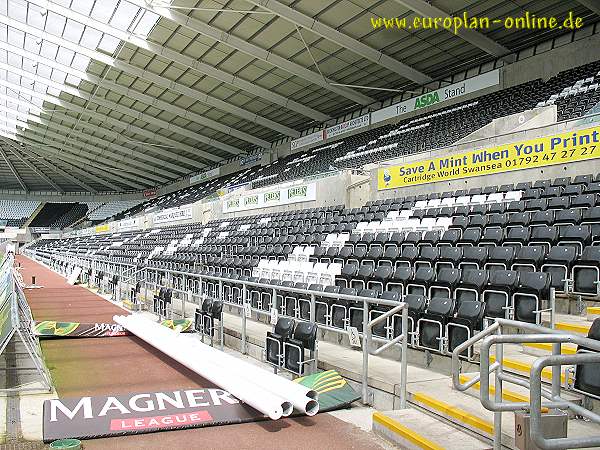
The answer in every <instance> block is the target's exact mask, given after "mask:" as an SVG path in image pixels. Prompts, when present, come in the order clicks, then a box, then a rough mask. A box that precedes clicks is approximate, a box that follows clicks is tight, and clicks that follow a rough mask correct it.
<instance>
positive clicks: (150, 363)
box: [17, 256, 382, 450]
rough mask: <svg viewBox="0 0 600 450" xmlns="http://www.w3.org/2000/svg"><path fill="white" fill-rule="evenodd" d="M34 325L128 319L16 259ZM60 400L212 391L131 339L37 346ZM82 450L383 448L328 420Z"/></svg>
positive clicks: (119, 440) (143, 438)
mask: <svg viewBox="0 0 600 450" xmlns="http://www.w3.org/2000/svg"><path fill="white" fill-rule="evenodd" d="M17 262H18V263H20V264H21V273H22V274H23V279H24V280H25V282H26V283H29V282H30V280H31V276H32V275H33V276H35V277H36V283H37V284H38V285H41V286H44V287H43V288H41V289H28V290H26V296H27V300H28V302H29V305H30V307H31V311H32V313H33V317H34V319H35V320H38V321H40V320H56V321H63V322H68V321H72V322H84V323H85V322H109V323H111V322H112V317H113V315H115V314H126V312H125V311H124V310H123V309H121V308H119V307H117V306H115V305H113V304H111V303H110V302H108V301H106V300H104V299H103V298H101V297H99V296H98V295H96V294H94V293H93V292H90V291H88V290H87V289H85V288H83V287H80V286H70V285H69V284H67V282H66V280H65V278H63V277H61V276H60V275H58V274H56V273H54V272H52V271H51V270H49V269H47V268H45V267H43V266H42V265H40V264H38V263H37V262H35V261H32V260H30V259H28V258H25V257H23V256H18V257H17ZM42 351H43V353H44V358H45V361H46V365H47V366H48V368H49V369H50V371H51V374H52V379H53V381H54V385H55V388H56V390H57V392H58V395H59V397H77V396H88V395H89V396H104V395H113V394H128V393H133V392H154V391H165V390H171V389H186V388H197V387H205V388H206V387H212V384H211V383H210V382H208V381H206V380H204V379H203V378H202V377H200V376H198V375H197V374H195V373H193V372H192V371H190V370H188V369H187V368H185V367H184V366H182V365H180V364H179V363H177V362H176V361H174V360H172V359H170V358H169V357H167V356H165V355H164V354H163V353H161V352H159V351H157V350H156V349H154V348H153V347H151V346H149V345H147V344H146V343H144V342H143V341H141V340H140V339H138V338H136V337H130V336H125V337H111V338H95V339H94V338H82V339H55V340H44V341H42ZM84 447H85V448H86V449H106V448H115V449H140V450H146V449H165V448H167V447H173V448H177V449H256V448H260V449H262V450H268V449H273V450H278V449H283V448H285V449H286V450H295V449H298V450H300V449H301V450H306V449H310V450H317V449H338V448H339V449H365V450H370V449H381V448H382V447H381V445H380V443H379V441H378V440H377V439H376V438H374V437H373V436H372V435H371V434H368V433H365V432H363V431H361V430H360V429H359V428H357V427H355V426H353V425H351V424H349V423H346V422H344V421H341V420H339V419H337V418H335V417H333V416H331V415H330V414H318V415H317V416H314V417H301V418H295V419H289V418H288V419H281V420H278V421H265V422H253V423H246V424H235V425H225V426H217V427H207V428H195V429H189V430H179V431H166V432H159V433H150V434H142V435H131V436H124V437H114V438H105V439H95V440H89V441H85V443H84Z"/></svg>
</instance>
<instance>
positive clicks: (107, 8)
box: [91, 0, 119, 23]
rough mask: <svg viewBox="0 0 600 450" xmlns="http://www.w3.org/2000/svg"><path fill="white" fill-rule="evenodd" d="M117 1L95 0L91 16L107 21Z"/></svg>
mask: <svg viewBox="0 0 600 450" xmlns="http://www.w3.org/2000/svg"><path fill="white" fill-rule="evenodd" d="M118 3H119V2H118V0H102V1H97V2H96V4H95V5H94V9H93V10H92V13H91V17H92V18H93V19H96V20H99V21H101V22H104V23H107V22H108V21H109V20H110V19H111V17H112V16H113V14H114V12H115V8H116V7H117V4H118Z"/></svg>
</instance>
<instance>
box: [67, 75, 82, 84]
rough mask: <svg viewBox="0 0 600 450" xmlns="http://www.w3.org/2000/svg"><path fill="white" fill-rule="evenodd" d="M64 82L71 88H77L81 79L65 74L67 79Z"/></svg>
mask: <svg viewBox="0 0 600 450" xmlns="http://www.w3.org/2000/svg"><path fill="white" fill-rule="evenodd" d="M65 82H66V83H67V84H70V85H72V86H79V83H81V78H79V77H76V76H75V75H71V74H70V73H69V74H67V78H66V79H65Z"/></svg>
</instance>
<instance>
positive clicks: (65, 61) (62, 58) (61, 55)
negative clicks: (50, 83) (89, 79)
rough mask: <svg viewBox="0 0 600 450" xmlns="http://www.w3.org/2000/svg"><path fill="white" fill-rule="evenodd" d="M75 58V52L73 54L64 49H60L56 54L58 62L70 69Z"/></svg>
mask: <svg viewBox="0 0 600 450" xmlns="http://www.w3.org/2000/svg"><path fill="white" fill-rule="evenodd" d="M74 56H75V52H72V51H71V50H68V49H66V48H64V47H60V48H59V49H58V53H57V54H56V61H57V62H59V63H61V64H62V65H64V66H67V67H68V66H70V65H71V61H73V57H74Z"/></svg>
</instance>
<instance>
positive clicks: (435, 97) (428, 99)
mask: <svg viewBox="0 0 600 450" xmlns="http://www.w3.org/2000/svg"><path fill="white" fill-rule="evenodd" d="M439 101H440V96H439V94H438V93H437V92H430V93H429V94H425V95H421V96H420V97H417V99H416V100H415V109H419V108H425V107H426V106H431V105H433V104H435V103H439Z"/></svg>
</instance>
